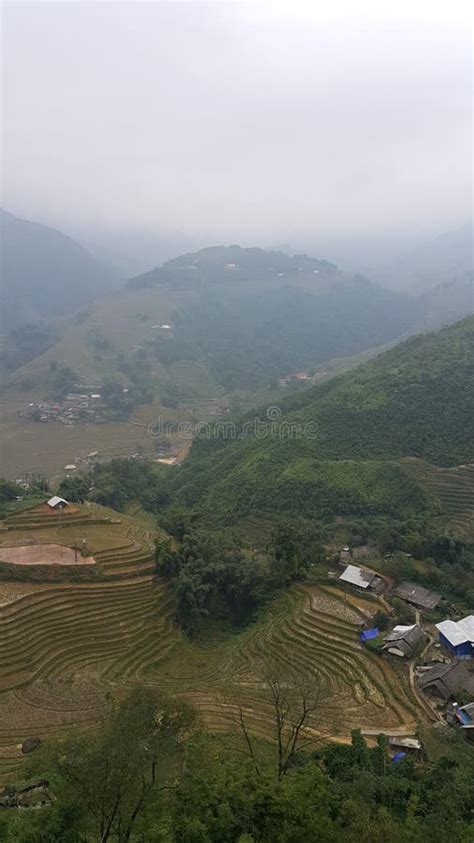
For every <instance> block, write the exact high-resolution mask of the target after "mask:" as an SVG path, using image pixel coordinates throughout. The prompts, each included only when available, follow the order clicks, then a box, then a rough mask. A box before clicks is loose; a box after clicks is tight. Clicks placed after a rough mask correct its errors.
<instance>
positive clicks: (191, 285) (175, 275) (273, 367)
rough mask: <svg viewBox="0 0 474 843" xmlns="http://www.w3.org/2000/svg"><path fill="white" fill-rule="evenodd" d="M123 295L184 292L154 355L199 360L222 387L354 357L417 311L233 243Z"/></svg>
mask: <svg viewBox="0 0 474 843" xmlns="http://www.w3.org/2000/svg"><path fill="white" fill-rule="evenodd" d="M129 287H130V288H131V289H135V290H137V291H138V290H140V289H147V288H152V289H153V288H157V289H167V290H169V291H170V293H172V291H179V290H182V291H188V292H190V293H191V299H190V301H189V302H188V303H187V304H186V305H185V306H180V307H177V308H176V309H175V310H174V311H173V313H172V321H173V336H172V337H169V338H161V339H160V340H159V341H158V344H157V347H156V352H157V355H158V357H159V358H160V359H161V360H162V362H164V363H166V364H170V363H172V362H177V361H178V360H183V359H188V360H193V361H200V362H202V363H204V364H205V365H206V366H207V367H208V368H209V370H210V371H211V372H212V375H213V376H214V377H215V378H216V380H217V381H218V382H219V383H220V384H222V385H223V386H224V387H225V388H226V389H235V388H247V387H255V386H257V385H258V384H259V383H262V382H266V381H268V380H272V379H275V378H277V377H278V376H280V375H282V374H285V373H287V372H294V371H298V370H300V369H307V368H311V367H315V366H319V365H321V364H323V363H324V362H325V361H327V360H329V359H330V358H332V357H335V356H348V355H353V354H357V353H359V352H361V351H363V350H365V349H367V348H370V347H373V346H376V345H380V344H382V343H385V342H387V341H389V340H391V339H394V338H396V337H398V336H400V334H401V333H402V332H403V331H405V330H406V329H407V328H408V327H409V326H410V324H411V322H412V320H413V317H414V313H415V312H416V309H417V304H416V303H415V304H414V303H413V302H412V301H411V300H410V299H409V298H407V297H406V296H404V295H399V294H397V293H393V292H390V291H387V290H384V289H383V288H381V287H379V286H378V285H376V284H373V283H372V282H370V281H369V280H367V279H366V278H363V277H361V276H357V275H355V276H353V275H348V274H346V273H344V272H343V271H342V270H341V269H339V267H337V266H336V265H335V264H332V263H330V262H329V261H326V260H321V259H316V258H312V257H308V256H307V255H294V256H290V255H286V254H284V253H283V252H275V251H266V250H263V249H256V248H254V249H243V248H241V247H240V246H228V247H213V248H208V249H202V250H201V251H199V252H196V253H194V254H187V255H184V256H182V257H179V258H176V259H174V260H171V261H168V262H167V263H165V264H164V265H163V266H162V267H160V268H158V269H155V270H153V271H152V272H149V273H146V274H144V275H141V276H139V277H137V278H134V279H132V280H131V281H129Z"/></svg>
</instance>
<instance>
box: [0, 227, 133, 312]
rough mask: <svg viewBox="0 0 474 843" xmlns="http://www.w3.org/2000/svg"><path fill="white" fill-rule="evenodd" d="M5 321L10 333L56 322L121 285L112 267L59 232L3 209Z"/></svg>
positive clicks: (0, 302) (0, 308)
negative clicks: (41, 321)
mask: <svg viewBox="0 0 474 843" xmlns="http://www.w3.org/2000/svg"><path fill="white" fill-rule="evenodd" d="M0 224H1V234H0V237H1V298H0V312H1V320H2V323H3V325H4V326H5V328H6V329H12V328H14V327H16V326H18V325H21V324H24V323H27V322H32V321H33V322H34V321H36V320H38V319H46V320H49V319H54V318H55V317H58V316H62V315H64V314H66V313H71V312H74V310H76V309H77V308H79V307H81V305H83V304H84V303H85V302H87V301H90V300H91V299H93V298H95V297H97V296H99V295H101V294H102V293H104V292H105V291H107V290H110V289H112V288H113V287H114V286H117V285H118V284H119V283H120V276H119V273H118V272H117V271H116V270H114V268H113V267H112V266H110V265H109V264H107V263H104V262H102V261H100V260H98V259H97V258H94V257H93V256H92V255H91V254H90V253H89V252H87V250H86V249H84V247H83V246H81V245H80V244H79V243H77V242H75V241H74V240H72V239H71V238H70V237H68V236H67V235H65V234H63V233H62V232H60V231H57V230H56V229H54V228H48V227H47V226H44V225H40V224H39V223H36V222H29V221H27V220H21V219H18V217H15V216H13V214H10V213H8V212H7V211H4V210H2V211H1V216H0Z"/></svg>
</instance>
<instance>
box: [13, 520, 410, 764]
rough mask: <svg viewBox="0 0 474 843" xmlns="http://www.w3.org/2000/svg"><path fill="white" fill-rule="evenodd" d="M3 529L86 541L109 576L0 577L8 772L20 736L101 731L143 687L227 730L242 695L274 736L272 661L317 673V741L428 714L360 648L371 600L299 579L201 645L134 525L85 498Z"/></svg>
mask: <svg viewBox="0 0 474 843" xmlns="http://www.w3.org/2000/svg"><path fill="white" fill-rule="evenodd" d="M6 526H7V527H8V529H7V530H6V531H4V532H3V533H2V534H1V539H2V542H3V544H7V543H8V544H16V543H20V542H24V539H25V536H29V538H30V541H31V540H35V541H40V542H51V543H60V544H68V543H69V545H71V544H73V543H74V540H75V538H76V537H77V536H81V535H84V536H85V537H86V539H87V546H88V549H89V552H90V553H92V554H93V555H94V558H95V559H96V562H97V567H98V568H99V569H100V571H101V575H100V576H99V577H96V578H95V579H94V578H91V580H90V581H81V582H71V581H64V579H59V580H58V581H57V582H55V583H51V582H48V583H15V582H11V581H9V582H5V583H3V582H1V581H0V773H1V774H2V776H3V778H4V780H5V779H6V778H7V779H8V778H12V777H14V775H15V774H16V773H17V772H18V768H19V766H20V764H21V758H22V756H21V749H20V747H21V742H22V741H23V740H24V739H25V738H26V737H31V736H33V735H37V736H39V737H41V738H43V739H48V738H54V737H59V736H61V735H64V734H65V733H67V732H68V731H70V730H71V729H73V728H83V727H88V728H94V727H95V726H96V725H97V724H98V723H99V722H100V721H101V719H102V718H103V717H104V715H105V714H106V712H107V710H108V705H109V702H110V699H111V698H112V697H113V696H114V695H115V694H117V693H121V691H122V690H123V689H125V688H127V687H131V686H132V685H134V684H136V683H141V684H145V685H149V686H152V687H157V688H160V689H162V690H163V691H166V692H168V693H170V694H174V695H179V696H182V697H183V698H186V699H188V700H189V701H190V702H192V703H193V704H194V705H195V706H196V708H197V710H198V712H199V715H200V718H201V722H202V724H203V726H204V727H206V728H209V729H212V730H227V729H229V728H232V727H233V724H234V713H235V712H234V710H233V705H232V704H230V703H229V702H228V701H229V699H234V700H239V701H240V702H241V704H242V705H243V707H244V709H245V711H246V713H247V717H248V720H249V724H250V728H251V730H252V731H253V732H254V733H255V734H257V735H261V736H263V737H269V736H270V734H271V729H270V726H269V709H268V702H267V699H266V697H265V692H264V688H263V683H262V677H261V670H262V662H263V663H265V661H266V660H268V659H269V658H271V660H272V662H273V663H277V664H280V665H281V667H282V668H284V667H285V666H286V665H291V666H292V667H293V668H294V667H295V666H296V667H297V668H298V669H299V670H301V672H304V673H305V674H308V675H314V676H315V677H316V678H317V679H318V682H319V684H320V687H321V705H320V706H319V707H318V710H317V711H316V712H315V714H314V716H313V719H312V722H311V724H310V725H311V728H312V729H313V732H314V734H315V735H323V736H340V737H341V738H344V737H346V736H347V735H348V734H349V733H350V730H351V729H353V728H362V729H363V730H364V729H365V730H367V731H369V732H370V731H371V730H372V731H374V730H375V731H379V730H381V731H385V732H389V733H390V732H391V733H394V732H395V733H396V732H398V733H403V734H413V733H414V731H415V729H416V726H417V721H418V718H419V717H420V711H419V709H418V707H417V702H416V700H415V698H414V697H413V696H412V695H411V691H410V689H409V686H408V684H407V682H406V679H405V676H404V674H403V672H402V671H401V670H400V672H398V671H396V670H395V668H394V667H393V666H392V664H391V663H390V662H388V661H386V660H384V659H381V658H380V657H379V656H377V655H375V654H372V653H369V652H367V651H366V650H363V649H362V647H361V645H360V643H359V638H358V631H359V627H360V623H361V621H362V620H363V619H364V617H365V616H366V614H367V612H368V611H369V610H370V609H372V610H373V608H374V606H373V604H369V603H367V602H365V601H363V600H361V601H358V599H357V598H356V597H355V596H352V595H351V597H350V599H348V596H347V595H345V594H344V593H343V592H339V591H338V589H335V588H329V587H327V588H326V587H325V586H323V585H321V586H311V585H302V586H299V587H297V588H294V589H293V590H292V591H291V592H289V593H287V594H286V595H284V596H283V597H281V598H280V599H278V600H275V601H273V603H272V605H271V608H270V609H269V610H268V611H267V612H266V614H265V616H264V617H263V619H262V620H261V621H259V622H258V623H256V624H254V625H252V626H250V627H248V628H247V629H246V630H244V631H243V632H241V633H239V634H237V635H235V636H233V637H231V638H229V639H226V640H225V641H221V642H219V643H213V644H208V645H207V646H205V645H202V644H197V643H191V642H189V641H187V640H186V639H185V638H184V637H183V636H182V634H181V633H180V631H179V630H178V629H177V628H176V627H175V625H174V624H173V601H172V596H171V594H170V592H169V590H168V588H167V586H166V583H165V582H164V581H160V580H157V579H156V578H155V577H154V563H153V555H152V553H153V544H152V541H151V538H150V534H149V533H148V531H147V529H146V528H145V527H144V526H142V525H140V524H138V522H134V521H133V520H132V519H130V518H128V517H127V516H120V517H118V516H117V514H116V513H111V512H110V511H108V510H104V509H103V508H101V507H90V506H89V507H82V508H80V509H78V510H77V512H75V513H72V514H71V515H64V516H63V519H62V525H61V526H60V525H59V520H58V521H55V520H53V521H52V520H51V519H50V518H46V517H45V515H44V513H43V512H42V511H41V508H37V509H36V510H29V511H24V512H23V513H19V514H17V515H15V516H10V518H9V519H8V521H7V525H6ZM12 539H14V541H12ZM91 567H95V566H91ZM59 570H60V569H58V571H59ZM63 570H64V569H63Z"/></svg>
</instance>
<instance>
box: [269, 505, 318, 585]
mask: <svg viewBox="0 0 474 843" xmlns="http://www.w3.org/2000/svg"><path fill="white" fill-rule="evenodd" d="M270 548H271V552H272V553H273V561H272V573H273V576H274V578H275V581H276V583H277V584H279V585H280V584H281V585H288V584H289V583H290V582H291V581H292V580H295V579H299V578H301V577H302V576H304V574H305V572H306V571H307V570H308V568H309V567H310V565H312V564H313V563H315V562H320V561H321V559H323V558H324V548H323V546H322V544H321V534H320V531H319V529H318V528H317V527H316V528H315V527H313V526H312V525H308V524H307V523H306V522H304V521H301V522H299V521H298V520H296V521H290V520H284V521H281V522H280V523H279V524H278V526H277V527H276V529H275V530H274V531H273V533H272V536H271V545H270Z"/></svg>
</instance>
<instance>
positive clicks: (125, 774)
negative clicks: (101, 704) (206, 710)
mask: <svg viewBox="0 0 474 843" xmlns="http://www.w3.org/2000/svg"><path fill="white" fill-rule="evenodd" d="M192 722H193V714H192V711H191V710H190V709H189V708H187V707H186V706H184V705H181V704H178V703H174V702H173V703H171V702H169V701H167V700H164V699H160V698H158V697H157V696H156V694H154V693H153V692H151V691H149V690H145V689H136V690H134V691H132V692H131V694H130V695H129V696H128V697H127V698H126V699H125V700H124V701H123V702H122V704H121V705H120V706H119V707H118V708H117V710H116V711H115V712H114V713H113V714H112V717H111V720H110V722H109V724H108V725H107V727H106V728H105V729H104V730H103V731H102V732H101V733H100V735H99V736H98V737H95V738H93V739H90V738H82V739H72V740H70V741H68V742H67V743H66V744H64V745H62V746H61V748H60V750H59V752H58V754H57V757H56V761H55V763H56V768H57V771H58V772H59V774H60V776H61V778H62V780H63V782H64V785H65V793H64V794H63V795H62V796H63V798H64V799H65V800H66V801H68V802H69V803H70V804H73V805H77V806H78V809H79V810H80V813H81V818H82V819H81V822H80V825H81V830H82V831H83V832H84V834H85V838H82V839H87V840H89V839H93V840H96V841H98V843H106V841H108V840H110V839H114V840H117V841H118V843H128V841H129V840H130V839H131V837H132V834H133V831H134V828H135V826H136V823H137V821H138V819H139V818H140V816H141V815H142V814H143V812H144V811H145V809H146V807H147V805H148V803H149V801H150V799H151V798H152V797H154V798H156V797H158V795H159V793H160V792H161V791H163V790H165V789H167V788H168V787H169V782H168V779H169V776H170V763H171V762H172V760H173V758H174V757H176V754H177V753H179V752H180V748H181V743H182V740H183V739H184V737H185V736H186V734H187V732H188V730H189V728H190V726H191V724H192Z"/></svg>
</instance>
